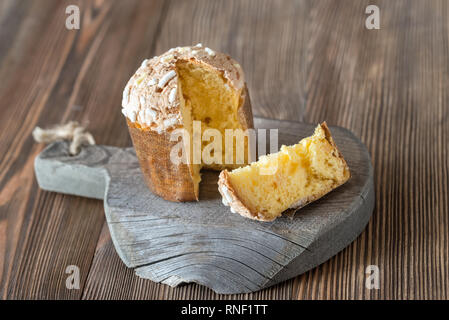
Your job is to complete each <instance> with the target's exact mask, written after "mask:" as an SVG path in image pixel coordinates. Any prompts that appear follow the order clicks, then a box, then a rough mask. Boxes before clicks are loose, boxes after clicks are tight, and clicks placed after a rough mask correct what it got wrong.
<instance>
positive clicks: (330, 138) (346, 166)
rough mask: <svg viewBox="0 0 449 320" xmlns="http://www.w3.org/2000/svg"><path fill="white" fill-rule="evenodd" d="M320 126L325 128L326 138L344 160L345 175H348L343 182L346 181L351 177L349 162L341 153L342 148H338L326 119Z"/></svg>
mask: <svg viewBox="0 0 449 320" xmlns="http://www.w3.org/2000/svg"><path fill="white" fill-rule="evenodd" d="M320 126H321V128H322V129H323V131H324V134H325V136H326V140H327V141H328V142H329V143H330V144H331V146H332V147H333V148H334V149H335V151H337V157H338V158H339V159H340V160H341V161H342V162H343V164H344V166H345V177H346V180H345V181H344V182H343V183H345V182H346V181H348V179H349V178H350V177H351V172H350V171H349V167H348V164H347V163H346V160H345V159H344V158H343V155H342V154H341V152H340V150H339V149H338V147H337V145H336V144H335V142H334V138H332V134H331V131H330V129H329V127H328V126H327V123H326V121H323V122H322V123H321V124H320Z"/></svg>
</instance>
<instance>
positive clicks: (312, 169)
mask: <svg viewBox="0 0 449 320" xmlns="http://www.w3.org/2000/svg"><path fill="white" fill-rule="evenodd" d="M350 176H351V174H350V172H349V168H348V165H347V164H346V161H345V160H344V159H343V156H342V155H341V153H340V152H339V151H338V149H337V146H336V145H335V143H334V140H333V139H332V136H331V133H330V131H329V128H328V127H327V125H326V123H325V122H323V123H322V124H320V125H318V126H317V127H316V129H315V133H314V134H313V135H312V136H310V137H307V138H304V139H302V140H301V141H300V142H299V143H298V144H296V145H293V146H288V147H287V146H282V147H281V150H280V151H279V152H278V153H274V154H270V155H267V156H262V157H260V159H259V161H257V162H253V163H251V164H250V165H248V166H245V167H242V168H238V169H235V170H233V171H231V172H228V171H227V170H224V171H222V172H221V173H220V178H219V181H218V190H219V191H220V193H221V195H222V196H223V204H225V205H229V206H230V207H231V211H232V212H236V213H238V214H240V215H242V216H244V217H247V218H251V219H255V220H260V221H272V220H274V219H276V218H277V217H279V216H280V215H281V214H282V212H284V211H285V210H287V209H299V208H301V207H304V206H305V205H306V204H308V203H310V202H312V201H315V200H317V199H319V198H321V197H322V196H324V195H325V194H327V193H328V192H330V191H331V190H333V189H335V188H337V187H338V186H340V185H342V184H343V183H345V182H346V181H348V179H349V178H350Z"/></svg>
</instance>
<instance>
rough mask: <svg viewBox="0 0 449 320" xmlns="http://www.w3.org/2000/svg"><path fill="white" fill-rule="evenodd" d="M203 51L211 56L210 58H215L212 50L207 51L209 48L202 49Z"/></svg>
mask: <svg viewBox="0 0 449 320" xmlns="http://www.w3.org/2000/svg"><path fill="white" fill-rule="evenodd" d="M204 51H206V52H207V54H208V55H210V56H212V57H214V56H215V51H214V50H212V49H209V48H207V47H206V48H205V49H204Z"/></svg>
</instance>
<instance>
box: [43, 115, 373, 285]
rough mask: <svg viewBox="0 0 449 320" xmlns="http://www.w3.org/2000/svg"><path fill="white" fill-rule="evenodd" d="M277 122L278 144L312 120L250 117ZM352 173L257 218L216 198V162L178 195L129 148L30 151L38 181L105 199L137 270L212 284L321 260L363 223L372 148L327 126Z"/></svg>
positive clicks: (113, 228) (267, 281) (268, 124)
mask: <svg viewBox="0 0 449 320" xmlns="http://www.w3.org/2000/svg"><path fill="white" fill-rule="evenodd" d="M255 126H256V128H266V129H272V128H277V129H279V146H281V145H282V144H286V145H290V144H294V143H297V142H298V141H299V140H300V139H302V138H303V137H306V136H310V135H311V134H312V133H313V130H314V128H315V125H311V124H304V123H297V122H290V121H278V120H268V119H261V118H255ZM331 131H332V134H333V137H334V139H335V141H336V144H337V146H338V147H339V149H340V151H341V152H342V153H343V156H344V158H345V159H346V161H347V162H348V165H349V168H350V170H351V174H352V177H351V179H350V180H349V181H348V182H347V183H346V184H345V185H343V186H341V187H339V188H338V189H336V190H334V191H333V192H331V193H329V194H328V195H326V196H325V197H323V198H322V199H320V200H318V201H316V202H314V203H312V204H309V205H308V206H306V207H304V208H302V209H301V210H299V211H298V212H296V214H295V215H293V216H292V215H284V216H283V217H281V218H278V219H277V220H275V221H273V222H258V221H253V220H249V219H246V218H243V217H241V216H240V215H238V214H234V213H231V212H230V210H229V207H225V206H224V205H223V204H222V203H221V196H220V194H219V193H218V190H217V179H218V173H217V172H203V181H202V182H201V185H200V189H201V191H200V199H201V200H200V201H199V202H188V203H175V202H169V201H165V200H163V199H162V198H159V197H158V196H156V195H154V194H152V193H151V192H150V191H149V189H148V188H147V186H146V185H145V183H144V181H143V177H142V175H141V172H140V168H139V164H138V161H137V158H136V155H135V153H134V150H133V148H125V149H123V148H116V147H110V146H99V145H97V146H88V147H85V148H83V149H82V151H81V153H80V154H78V155H77V156H70V155H69V153H68V143H67V142H56V143H53V144H51V145H49V146H48V147H47V148H45V150H43V151H42V153H41V154H40V155H39V156H38V157H37V158H36V160H35V172H36V177H37V181H38V183H39V186H40V187H41V188H42V189H44V190H49V191H55V192H61V193H66V194H72V195H78V196H83V197H89V198H96V199H102V200H104V208H105V213H106V220H107V222H108V225H109V230H110V233H111V237H112V240H113V242H114V245H115V248H116V250H117V253H118V254H119V256H120V258H121V259H122V260H123V262H124V263H125V264H126V266H128V267H130V268H135V272H136V274H137V275H138V276H140V277H143V278H148V279H151V280H152V281H156V282H162V283H165V284H168V285H171V286H176V285H178V284H180V283H183V282H197V283H199V284H202V285H205V286H207V287H209V288H211V289H213V290H214V291H216V292H218V293H244V292H252V291H256V290H259V289H262V288H265V287H268V286H271V285H273V284H276V283H278V282H280V281H284V280H286V279H289V278H292V277H294V276H297V275H299V274H301V273H303V272H306V271H307V270H310V269H311V268H314V267H315V266H317V265H319V264H321V263H323V262H324V261H326V260H328V259H329V258H330V257H332V256H333V255H335V254H336V253H337V252H339V251H340V250H342V249H343V248H345V247H346V246H347V245H349V244H350V243H351V242H352V241H353V240H354V239H355V238H356V237H357V236H358V235H359V234H360V233H361V232H362V230H363V229H364V228H365V226H366V224H367V223H368V221H369V219H370V216H371V213H372V211H373V207H374V187H373V169H372V166H371V160H370V156H369V154H368V152H367V150H366V148H365V146H364V145H363V144H362V143H361V141H360V140H359V139H358V138H357V137H355V136H354V135H353V134H352V133H351V132H350V131H348V130H346V129H343V128H339V127H331Z"/></svg>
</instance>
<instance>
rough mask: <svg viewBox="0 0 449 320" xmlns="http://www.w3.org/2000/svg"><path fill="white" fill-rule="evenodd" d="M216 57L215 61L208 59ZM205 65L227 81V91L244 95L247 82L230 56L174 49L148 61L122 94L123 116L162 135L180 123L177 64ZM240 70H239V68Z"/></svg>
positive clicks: (199, 48) (205, 49)
mask: <svg viewBox="0 0 449 320" xmlns="http://www.w3.org/2000/svg"><path fill="white" fill-rule="evenodd" d="M207 57H213V59H210V58H209V59H207ZM183 60H184V61H192V62H194V63H204V64H206V65H209V66H210V67H211V68H213V69H215V70H217V71H218V72H220V73H222V74H223V76H224V77H225V78H226V79H227V80H228V84H229V85H228V84H226V90H231V88H232V89H233V90H234V89H235V90H238V91H239V92H243V91H242V90H243V89H244V85H245V82H244V81H245V80H244V78H243V77H242V76H241V75H243V74H242V73H241V70H239V68H237V65H238V64H237V63H236V61H234V60H233V59H232V58H230V57H229V56H228V55H226V54H223V53H219V52H215V51H214V50H212V49H210V48H208V47H203V45H202V44H201V43H198V44H197V45H195V46H188V47H175V48H172V49H170V50H168V51H167V52H166V53H164V54H162V55H160V56H156V57H153V58H151V59H145V60H143V61H142V63H141V65H140V67H139V69H138V70H137V71H136V73H135V74H134V75H133V76H132V77H131V79H130V80H129V82H128V84H127V85H126V87H125V89H124V91H123V97H122V107H123V108H122V110H121V111H122V113H123V115H124V116H125V117H127V118H128V119H129V120H130V121H131V122H136V121H137V122H138V123H139V124H140V126H141V127H143V128H148V129H150V130H154V131H157V132H159V133H161V132H163V131H165V130H166V129H168V128H170V127H173V126H175V125H177V124H180V123H181V120H180V119H182V117H181V111H180V108H179V102H177V101H178V99H177V96H178V93H179V90H178V84H177V81H174V80H173V79H176V76H177V73H176V63H177V61H183ZM239 67H240V66H239Z"/></svg>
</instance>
